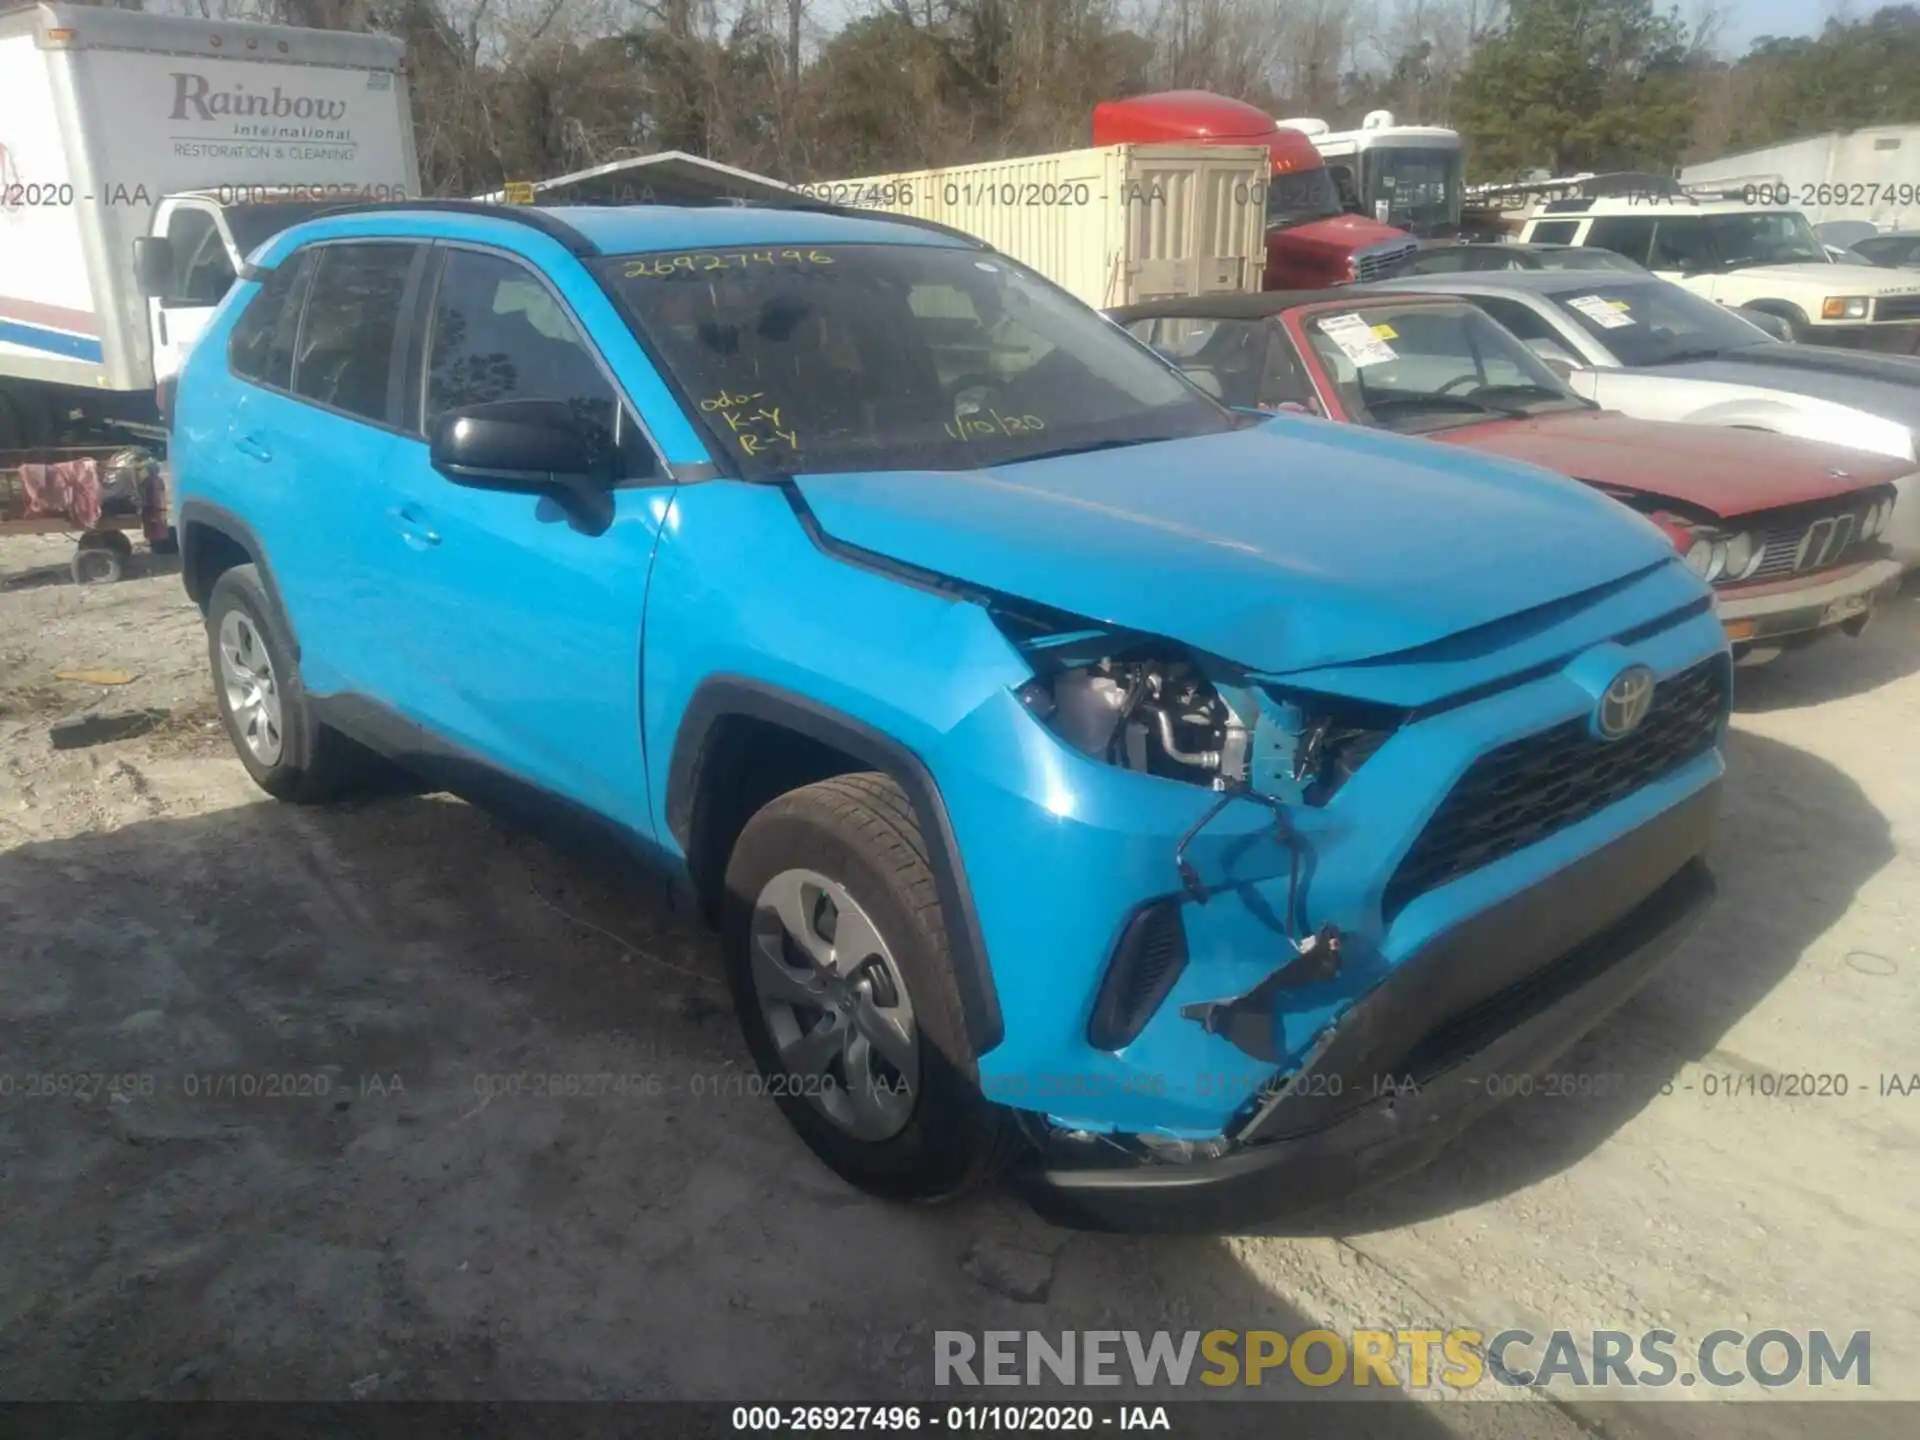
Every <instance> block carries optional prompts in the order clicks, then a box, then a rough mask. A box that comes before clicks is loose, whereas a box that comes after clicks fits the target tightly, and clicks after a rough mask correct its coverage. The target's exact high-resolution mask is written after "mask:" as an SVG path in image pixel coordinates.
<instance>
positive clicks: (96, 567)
mask: <svg viewBox="0 0 1920 1440" xmlns="http://www.w3.org/2000/svg"><path fill="white" fill-rule="evenodd" d="M103 539H104V537H103V536H98V535H88V536H85V537H83V538H82V539H81V541H80V544H79V545H78V546H77V547H76V548H75V549H74V552H73V560H72V562H71V564H70V566H69V568H70V569H71V570H72V572H73V583H74V584H76V585H111V584H113V583H114V581H116V580H119V579H120V578H122V577H123V576H124V575H125V574H126V573H127V555H126V553H123V552H122V551H121V550H120V548H119V547H118V546H116V545H108V544H103V543H100V542H101V541H102V540H103Z"/></svg>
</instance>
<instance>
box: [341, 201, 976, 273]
mask: <svg viewBox="0 0 1920 1440" xmlns="http://www.w3.org/2000/svg"><path fill="white" fill-rule="evenodd" d="M558 203H560V204H562V205H564V204H566V202H565V201H560V202H558ZM641 204H652V205H668V206H687V207H689V208H697V207H700V206H706V205H712V206H722V205H724V206H730V207H733V208H735V209H741V210H804V211H808V212H810V213H813V214H819V215H838V216H842V217H846V218H849V219H855V220H887V221H891V222H893V223H894V224H896V225H911V226H913V227H914V228H915V229H916V230H928V231H931V232H933V233H934V234H936V235H945V236H947V237H948V238H950V239H953V240H958V241H961V242H963V243H965V244H967V245H969V246H971V247H973V248H974V249H976V250H992V249H993V247H992V246H991V245H989V244H988V243H987V242H986V241H984V240H982V239H981V238H980V237H979V236H977V235H969V234H968V233H967V232H966V231H964V230H956V229H955V228H954V227H953V226H951V225H943V224H941V223H940V222H939V221H938V220H922V219H921V218H920V217H919V216H917V215H892V214H888V213H887V212H885V211H880V210H867V209H863V208H862V207H860V206H858V205H835V204H833V203H832V202H831V201H826V200H815V199H813V198H811V197H810V196H805V195H796V196H795V197H794V198H793V199H791V200H785V199H781V200H758V199H751V200H750V199H740V198H737V197H730V196H719V195H716V196H714V197H712V198H711V199H704V198H703V199H697V200H686V199H675V200H660V201H651V202H641ZM578 208H580V209H605V210H625V209H630V208H639V207H638V206H636V205H633V204H632V203H631V202H627V203H622V204H601V205H595V204H594V203H593V202H592V201H585V202H582V203H581V204H580V205H579V207H578ZM394 210H436V211H442V212H451V213H453V214H456V215H481V216H486V217H487V218H489V219H494V220H511V221H514V222H515V223H517V224H521V225H527V226H531V227H532V228H533V229H535V230H538V231H539V232H540V233H541V234H543V235H545V236H546V237H547V238H548V239H550V240H556V241H558V242H559V243H560V244H562V245H564V246H565V247H566V248H567V251H568V253H569V254H572V255H576V256H579V257H580V258H582V259H592V258H593V257H594V256H597V255H599V254H601V253H602V251H601V249H600V247H599V246H598V245H597V244H595V243H594V242H593V241H592V240H589V239H588V238H587V237H586V236H585V235H582V234H581V233H580V232H579V231H578V230H576V229H574V227H573V226H571V225H569V224H567V222H566V221H564V220H561V219H559V218H557V217H555V216H553V215H549V214H547V213H546V211H545V210H544V209H542V208H541V207H540V206H539V205H507V204H503V203H499V202H496V201H491V200H360V201H352V202H349V203H347V204H343V205H332V206H329V207H328V208H327V209H325V210H319V211H316V212H315V213H314V214H312V215H310V216H309V217H307V218H308V219H311V220H329V219H332V218H333V217H334V216H336V215H365V214H377V213H379V212H382V211H394Z"/></svg>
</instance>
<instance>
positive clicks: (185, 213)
mask: <svg viewBox="0 0 1920 1440" xmlns="http://www.w3.org/2000/svg"><path fill="white" fill-rule="evenodd" d="M167 245H168V247H169V248H170V249H171V250H172V251H173V263H174V265H175V267H176V269H175V272H174V294H173V296H172V297H171V298H169V299H167V300H164V301H162V302H161V308H162V309H168V310H172V309H201V308H204V307H206V306H209V305H218V304H219V303H220V300H221V297H222V296H224V295H225V294H226V293H227V291H228V290H229V289H231V288H232V287H233V281H234V274H233V262H232V261H231V260H229V259H228V258H227V243H226V241H225V240H224V239H222V238H221V235H220V227H219V226H218V225H216V224H215V223H214V219H213V214H212V212H211V211H207V210H202V209H199V208H197V207H194V206H186V207H183V208H181V209H179V210H175V211H174V212H173V214H171V215H170V216H168V217H167Z"/></svg>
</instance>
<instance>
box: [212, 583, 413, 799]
mask: <svg viewBox="0 0 1920 1440" xmlns="http://www.w3.org/2000/svg"><path fill="white" fill-rule="evenodd" d="M236 610H237V611H239V612H241V613H242V614H243V615H244V616H245V617H246V618H247V620H248V622H249V623H250V624H251V625H252V627H253V629H254V632H255V633H256V634H257V635H258V636H259V637H260V641H261V644H262V645H263V646H264V647H265V649H266V652H267V658H268V660H269V662H270V663H271V665H272V667H273V676H274V682H275V689H276V691H277V692H278V695H279V698H280V721H281V745H280V754H279V757H278V758H277V759H276V760H274V761H273V762H272V763H265V762H263V761H262V760H261V759H260V757H258V756H257V755H255V754H254V753H253V752H252V751H251V750H250V749H248V747H247V744H246V742H245V740H244V739H243V738H242V737H241V734H240V731H239V728H238V726H237V724H236V722H235V719H234V715H233V711H232V708H231V706H230V705H229V703H228V700H227V687H226V685H225V684H224V683H223V682H222V679H221V661H220V626H221V622H222V621H223V620H224V619H225V618H226V616H227V615H228V613H229V612H231V611H236ZM207 662H208V664H209V666H210V667H211V669H212V676H213V693H214V703H215V704H216V705H217V706H218V707H219V710H220V719H221V721H222V723H223V724H224V725H225V726H226V729H227V738H228V739H229V740H231V741H232V742H233V750H234V754H236V755H238V756H239V757H240V763H241V764H242V765H244V766H245V767H246V770H247V773H248V774H249V775H251V776H252V777H253V781H254V783H255V784H256V785H258V786H259V787H260V788H261V789H262V790H264V791H266V792H267V793H268V794H269V795H271V796H273V797H274V798H275V799H276V800H290V801H292V802H294V803H295V804H301V805H315V804H322V803H324V802H326V801H328V800H334V799H338V798H339V797H341V796H342V795H347V794H351V793H353V792H354V791H356V790H360V789H363V788H365V787H366V786H367V785H368V784H369V782H370V781H372V780H373V778H374V777H375V776H376V775H377V774H379V773H380V772H381V768H382V767H381V762H380V760H379V758H378V757H377V756H375V755H373V754H372V753H371V752H369V751H367V750H366V749H364V748H362V747H361V746H359V745H356V744H355V743H354V742H353V741H351V740H349V739H348V738H347V737H346V736H344V735H342V734H341V733H340V732H339V731H337V730H334V729H332V728H330V727H328V726H326V725H322V724H321V723H320V722H319V721H318V720H316V719H314V717H313V710H312V707H311V706H310V705H309V704H308V703H307V692H306V688H305V687H304V686H303V685H302V684H301V683H300V668H299V666H298V665H297V664H296V663H295V662H294V659H293V647H292V645H291V644H290V643H289V642H288V639H287V633H286V629H285V627H284V626H283V625H282V624H281V621H280V612H279V609H278V608H277V607H276V606H275V605H274V603H273V602H272V600H270V599H269V598H268V596H267V592H266V587H265V586H264V585H262V584H261V583H260V572H259V570H258V569H257V568H255V567H254V566H252V565H236V566H235V567H234V568H233V569H231V570H228V571H226V572H224V573H223V574H222V575H221V576H220V578H219V579H218V580H216V581H215V582H214V585H213V592H212V594H210V595H209V596H208V597H207Z"/></svg>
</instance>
